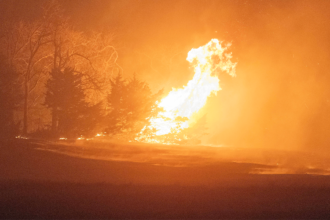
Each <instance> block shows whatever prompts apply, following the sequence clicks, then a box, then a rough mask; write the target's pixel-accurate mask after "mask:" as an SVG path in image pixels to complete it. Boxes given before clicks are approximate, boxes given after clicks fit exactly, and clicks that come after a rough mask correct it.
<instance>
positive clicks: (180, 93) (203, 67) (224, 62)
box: [141, 39, 236, 143]
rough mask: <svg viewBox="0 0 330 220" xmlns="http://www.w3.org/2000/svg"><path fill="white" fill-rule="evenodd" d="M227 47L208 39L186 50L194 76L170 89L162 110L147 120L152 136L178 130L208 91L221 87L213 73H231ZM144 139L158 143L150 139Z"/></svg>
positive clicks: (233, 65) (200, 105) (232, 74)
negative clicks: (178, 86) (180, 85)
mask: <svg viewBox="0 0 330 220" xmlns="http://www.w3.org/2000/svg"><path fill="white" fill-rule="evenodd" d="M229 46H230V44H227V45H225V46H223V45H221V42H219V40H217V39H212V40H211V41H210V42H208V43H207V44H206V45H204V46H201V47H199V48H196V49H191V50H190V51H189V53H188V57H187V61H188V62H190V63H191V65H192V66H193V67H194V72H195V75H194V77H193V79H192V80H190V81H189V82H188V84H187V85H186V86H183V88H179V89H175V88H173V89H172V91H171V92H170V93H169V94H168V95H167V96H166V97H165V98H163V99H162V100H161V102H160V103H159V104H158V106H159V107H162V108H163V109H164V111H163V112H160V113H159V114H158V116H157V117H155V118H152V119H150V126H149V127H148V128H149V129H151V130H154V131H156V132H155V135H156V136H160V135H166V134H169V133H179V132H180V131H182V130H183V129H185V128H188V127H189V123H190V119H191V117H192V115H193V114H194V113H196V112H198V111H199V110H200V109H201V108H202V107H203V106H204V105H205V104H206V101H207V98H208V97H209V96H210V95H211V94H215V95H216V94H217V92H218V91H219V90H221V88H220V85H219V81H220V80H219V78H218V76H217V74H218V73H220V72H225V73H227V74H229V75H231V76H233V77H234V76H235V67H236V63H233V62H232V61H231V58H232V56H231V53H226V51H227V49H228V47H229ZM145 129H146V127H145V128H144V129H143V130H142V131H141V134H142V132H143V131H144V130H145ZM144 138H145V137H144ZM146 140H147V142H157V143H158V142H159V141H157V140H155V139H154V138H146Z"/></svg>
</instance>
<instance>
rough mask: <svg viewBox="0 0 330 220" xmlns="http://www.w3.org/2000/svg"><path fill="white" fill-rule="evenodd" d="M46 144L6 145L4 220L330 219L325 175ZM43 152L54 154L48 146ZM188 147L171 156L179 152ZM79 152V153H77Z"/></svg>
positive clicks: (0, 194) (0, 193)
mask: <svg viewBox="0 0 330 220" xmlns="http://www.w3.org/2000/svg"><path fill="white" fill-rule="evenodd" d="M41 146H42V145H40V144H36V143H35V142H31V141H26V140H19V141H15V142H12V143H6V144H1V147H0V172H1V177H0V217H1V218H308V219H310V218H327V216H329V215H330V176H327V175H306V174H277V175H274V174H273V175H265V174H263V175H260V174H252V173H255V171H256V170H260V169H272V168H273V166H270V165H262V164H258V163H237V162H230V161H229V160H227V161H225V160H218V161H215V159H214V158H213V159H212V158H211V159H208V160H207V162H205V160H204V162H203V163H201V162H200V163H197V162H198V161H199V158H200V157H201V156H199V157H198V154H197V153H196V152H197V151H202V149H199V150H198V149H197V148H196V149H195V150H192V151H191V152H190V153H186V155H182V154H179V153H177V154H176V157H175V158H172V157H174V156H175V154H173V155H172V157H171V159H170V157H169V156H170V153H169V151H168V149H165V150H164V149H163V151H162V155H165V156H163V157H160V155H161V154H160V153H159V152H158V151H160V149H159V147H155V149H154V152H153V153H151V152H150V151H147V149H149V150H151V146H144V147H143V146H141V147H140V148H137V147H136V146H135V147H134V145H131V146H127V147H126V148H124V149H126V150H128V149H130V150H129V152H130V154H132V157H133V155H135V159H132V158H131V159H130V160H128V159H127V158H128V156H124V155H125V154H124V153H123V151H124V149H123V151H122V153H121V154H119V150H118V147H119V145H117V148H116V147H114V149H117V156H116V157H117V160H116V161H114V160H110V159H109V158H110V156H111V155H110V154H109V155H108V157H107V158H108V160H106V158H105V156H106V155H107V154H106V152H103V154H102V155H103V156H104V158H103V159H102V160H96V159H88V158H87V156H86V155H91V154H87V153H86V152H85V157H86V158H82V157H77V156H76V157H73V156H68V155H65V154H64V152H62V153H54V152H53V151H47V150H40V147H41ZM43 146H44V147H46V146H48V148H52V150H54V149H55V146H52V145H51V144H48V145H45V143H43ZM56 146H57V147H58V148H59V147H61V146H58V145H56ZM122 147H123V146H122ZM36 148H38V149H36ZM132 148H135V153H134V152H133V150H132ZM183 148H184V147H177V148H175V150H174V149H173V152H174V151H176V152H181V153H182V151H181V150H182V149H183ZM79 149H80V148H79ZM180 149H181V150H180ZM89 150H90V151H91V150H92V149H91V148H90V149H89ZM74 151H75V152H76V154H80V153H79V152H78V148H77V149H75V150H74ZM113 151H114V150H113ZM204 151H206V150H204ZM87 152H88V151H87ZM143 152H144V153H143ZM146 152H148V155H149V156H151V155H154V156H155V157H154V158H153V159H152V160H151V159H150V160H145V161H144V162H142V161H137V160H138V159H142V158H148V157H147V156H146V154H147V153H146ZM108 153H109V152H108ZM133 153H134V154H133ZM228 154H229V153H228ZM97 155H100V153H97ZM118 155H121V156H120V158H121V160H120V161H119V159H118V158H119V156H118ZM136 155H140V157H137V156H136ZM179 155H180V156H179ZM192 155H195V157H192ZM199 155H204V156H205V155H206V154H205V153H204V154H199ZM93 157H96V153H95V154H94V155H93ZM190 157H191V158H190ZM125 158H126V159H125ZM137 158H138V159H137ZM189 158H190V159H189ZM161 159H162V160H161ZM184 159H185V160H184ZM134 161H135V162H134ZM170 161H172V162H173V163H174V162H175V161H176V163H175V164H172V165H171V164H169V162H170ZM178 161H181V162H180V164H177V163H178ZM189 161H190V162H189ZM193 161H195V162H194V163H192V162H193ZM200 161H202V160H200ZM154 164H158V165H154Z"/></svg>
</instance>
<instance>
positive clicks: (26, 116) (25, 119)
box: [23, 79, 29, 134]
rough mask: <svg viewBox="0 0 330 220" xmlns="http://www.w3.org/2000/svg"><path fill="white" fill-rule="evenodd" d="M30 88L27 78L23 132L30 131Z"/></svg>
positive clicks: (25, 83)
mask: <svg viewBox="0 0 330 220" xmlns="http://www.w3.org/2000/svg"><path fill="white" fill-rule="evenodd" d="M28 90H29V88H28V81H27V79H26V80H25V82H24V109H23V112H24V116H23V134H27V131H28V98H29V92H28Z"/></svg>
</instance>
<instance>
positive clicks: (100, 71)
mask: <svg viewBox="0 0 330 220" xmlns="http://www.w3.org/2000/svg"><path fill="white" fill-rule="evenodd" d="M43 11H44V13H43V17H42V18H40V19H38V20H36V21H33V22H23V21H21V22H19V23H8V24H7V25H5V28H4V31H3V35H2V36H0V37H1V41H0V46H1V48H2V49H0V50H1V51H0V53H2V54H3V55H4V56H5V57H7V58H8V60H9V61H10V65H12V66H13V67H15V69H16V70H17V71H18V72H19V74H20V81H21V83H22V87H23V92H24V101H23V105H22V112H23V116H22V118H23V133H25V134H26V133H27V132H28V125H29V121H30V119H29V117H31V116H32V114H30V111H31V109H32V108H35V109H38V111H39V113H38V114H39V115H41V114H40V111H47V110H46V109H45V108H44V107H43V106H42V103H43V99H44V94H45V82H46V81H47V80H48V78H49V73H50V72H51V71H52V70H53V69H59V70H64V68H67V67H72V68H74V69H75V71H76V72H79V73H80V74H82V75H83V80H82V83H83V86H84V89H85V90H86V92H87V94H86V99H88V100H89V101H91V102H94V103H97V102H99V101H100V100H102V99H105V97H106V92H104V91H105V90H109V88H107V86H106V85H109V83H107V82H109V80H110V78H111V76H112V74H113V71H115V70H116V69H117V70H118V69H120V66H119V65H118V64H117V59H118V53H117V51H116V49H115V47H113V45H112V39H113V35H107V34H104V33H92V34H89V35H87V34H84V33H83V32H79V31H76V30H75V29H74V28H73V27H72V26H71V25H70V24H69V22H68V18H67V17H66V16H65V15H64V11H63V9H62V8H61V6H60V5H59V4H58V2H57V1H51V2H48V3H47V4H45V5H44V6H43ZM55 114H56V113H55ZM39 117H40V116H39Z"/></svg>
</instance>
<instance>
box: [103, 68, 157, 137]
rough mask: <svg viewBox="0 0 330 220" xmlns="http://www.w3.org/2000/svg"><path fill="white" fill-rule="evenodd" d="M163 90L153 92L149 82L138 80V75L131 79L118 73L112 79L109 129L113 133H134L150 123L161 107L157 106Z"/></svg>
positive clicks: (109, 97)
mask: <svg viewBox="0 0 330 220" xmlns="http://www.w3.org/2000/svg"><path fill="white" fill-rule="evenodd" d="M161 94H162V91H159V92H158V93H156V94H152V92H151V90H150V88H149V86H148V84H147V83H145V82H142V81H140V80H138V78H137V77H136V75H134V76H133V78H132V79H131V80H129V81H126V80H124V79H123V77H122V75H121V74H118V75H117V76H116V77H115V78H114V79H113V80H111V93H110V94H109V95H108V105H109V110H110V113H109V114H108V116H107V118H108V131H109V133H112V134H118V133H126V134H130V135H134V134H136V133H138V132H139V131H141V129H142V128H143V127H144V126H146V125H148V123H149V119H150V118H151V117H153V116H156V115H157V114H158V112H159V111H161V109H160V108H159V107H158V106H157V100H159V98H160V96H161Z"/></svg>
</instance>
